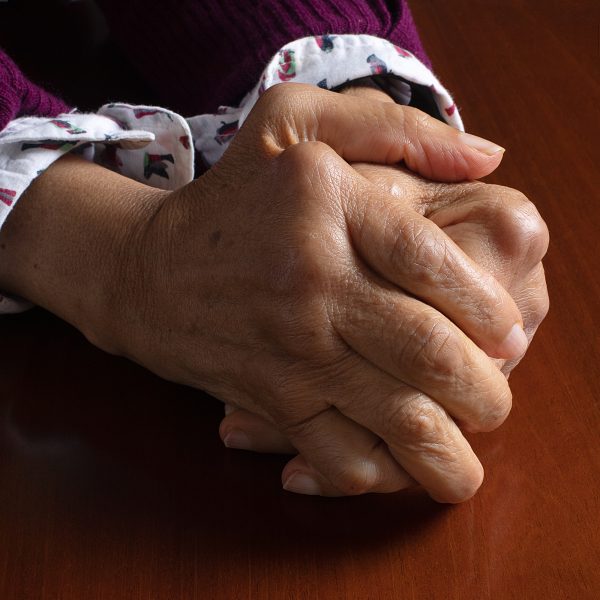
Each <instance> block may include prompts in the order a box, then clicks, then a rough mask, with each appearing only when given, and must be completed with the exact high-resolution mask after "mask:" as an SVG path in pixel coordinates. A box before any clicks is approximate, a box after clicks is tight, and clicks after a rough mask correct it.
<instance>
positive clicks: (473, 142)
mask: <svg viewBox="0 0 600 600" xmlns="http://www.w3.org/2000/svg"><path fill="white" fill-rule="evenodd" d="M460 139H461V141H462V142H463V143H464V144H466V145H467V146H470V147H471V148H475V150H478V151H479V152H483V153H484V154H487V155H488V156H494V154H498V152H504V148H503V147H502V146H498V144H494V142H490V141H489V140H486V139H484V138H481V137H478V136H476V135H472V134H470V133H461V134H460Z"/></svg>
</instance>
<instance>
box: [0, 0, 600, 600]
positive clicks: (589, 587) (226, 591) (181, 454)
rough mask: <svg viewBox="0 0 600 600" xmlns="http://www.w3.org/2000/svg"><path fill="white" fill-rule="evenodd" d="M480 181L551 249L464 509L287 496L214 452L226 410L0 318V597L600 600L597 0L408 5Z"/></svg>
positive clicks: (270, 464) (401, 497)
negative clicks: (509, 402) (540, 227)
mask: <svg viewBox="0 0 600 600" xmlns="http://www.w3.org/2000/svg"><path fill="white" fill-rule="evenodd" d="M413 11H414V14H415V18H416V20H417V22H418V24H419V26H420V28H421V31H422V35H423V38H424V41H425V43H426V46H427V48H428V50H429V52H430V55H431V57H432V59H433V62H434V64H435V65H436V69H437V72H438V74H439V76H440V77H441V78H442V80H443V81H444V82H445V83H446V84H447V86H448V87H449V88H450V89H451V90H453V91H454V93H455V95H456V99H457V102H458V104H459V106H460V107H461V109H462V115H463V118H464V120H465V122H466V124H467V127H468V128H469V130H471V131H473V132H475V133H478V134H480V135H484V136H486V137H489V138H490V139H492V140H495V141H496V142H499V143H501V144H503V145H504V146H506V147H507V148H508V151H507V153H506V157H505V159H504V161H503V165H502V167H501V168H500V170H499V171H498V173H497V174H495V175H494V177H493V178H490V181H493V182H496V183H502V184H506V185H510V186H513V187H515V188H518V189H520V190H522V191H524V192H525V193H526V194H527V195H528V196H529V197H530V198H531V199H533V200H534V201H535V202H536V203H537V205H538V206H539V208H540V211H541V212H542V214H543V216H544V217H545V218H546V220H547V222H548V225H549V228H550V232H551V237H552V242H551V248H550V252H549V254H548V258H547V260H546V263H545V264H546V265H547V277H548V285H549V289H550V296H551V302H552V308H551V312H550V315H549V317H548V319H547V320H546V321H545V323H544V324H543V326H542V328H541V330H540V332H539V334H538V336H537V337H536V339H535V342H534V344H533V347H532V349H531V351H530V352H529V354H528V356H527V357H526V359H525V360H524V362H523V364H522V365H521V366H520V367H519V368H518V369H517V370H516V372H515V373H514V375H513V376H512V378H511V384H512V388H513V391H514V399H515V402H514V409H513V413H512V415H511V417H510V419H509V420H508V421H507V423H506V424H505V425H503V426H502V427H501V428H500V429H499V430H498V431H496V432H494V433H491V434H485V435H483V434H482V435H479V436H474V437H472V441H473V444H474V446H475V448H476V451H477V452H478V454H479V456H480V457H481V459H482V462H483V464H484V466H485V467H486V473H487V476H486V481H485V483H484V486H483V487H482V489H481V491H480V492H479V493H478V494H477V496H476V497H475V498H474V499H473V500H471V501H469V502H467V503H465V504H462V505H460V506H453V507H450V506H441V505H438V504H435V503H434V502H432V501H431V500H429V499H428V498H427V497H426V496H425V495H423V494H422V493H418V492H411V493H408V494H407V493H399V494H394V495H380V496H377V495H371V496H366V497H359V498H347V499H334V500H331V499H322V498H310V497H309V498H307V497H297V496H294V495H292V494H288V493H285V492H283V491H282V490H281V487H280V481H279V474H280V469H281V467H282V466H283V464H284V461H285V459H283V458H281V457H269V456H254V455H251V454H247V453H243V452H235V451H229V450H226V449H224V448H223V446H222V445H221V442H220V440H219V439H218V436H217V426H218V423H219V420H220V417H221V408H220V405H219V404H218V403H217V402H216V401H214V400H211V399H210V398H206V397H203V396H202V394H200V393H198V392H195V391H193V390H190V389H186V388H183V387H178V386H175V385H172V384H169V383H166V382H163V381H161V380H159V379H158V378H156V377H154V376H153V375H151V374H149V373H147V372H145V371H143V370H142V369H141V368H138V367H136V366H134V365H133V364H130V363H128V362H127V361H125V360H122V359H118V358H114V357H111V356H108V355H105V354H103V353H102V352H100V351H98V350H96V349H94V348H93V347H92V346H90V345H89V344H88V343H87V342H86V341H85V340H84V339H83V338H82V337H81V336H80V335H79V334H78V333H77V332H75V331H73V330H72V329H71V328H69V327H68V326H66V325H65V324H64V323H62V322H60V321H59V320H57V319H55V318H53V317H51V316H50V315H48V314H46V313H44V312H43V311H40V310H36V311H32V312H30V313H28V314H25V315H22V316H15V317H3V318H2V319H0V339H1V340H2V348H3V351H2V359H1V361H0V381H1V382H2V387H1V388H0V598H2V599H3V600H40V599H55V598H61V599H65V600H72V599H77V600H93V599H100V598H103V599H111V600H113V599H121V598H148V599H152V600H158V599H169V600H171V599H179V598H186V599H188V598H202V599H220V598H239V599H249V598H252V599H262V598H264V599H274V600H277V599H280V598H281V599H283V598H286V599H288V598H289V599H295V598H298V599H299V598H306V599H313V598H320V599H325V600H334V599H337V598H369V599H378V598H384V599H388V598H390V599H391V598H394V599H397V598H427V599H429V598H440V599H444V600H451V599H460V600H464V599H467V600H470V599H477V600H480V599H494V600H497V599H505V598H518V599H522V598H526V599H553V598H561V599H562V598H569V599H575V600H582V599H587V598H589V599H597V598H600V400H599V397H600V367H599V360H600V334H599V329H600V242H599V240H600V197H599V192H598V190H599V189H600V178H599V171H598V165H599V164H600V160H599V159H600V153H599V152H598V140H599V139H600V128H599V107H600V94H599V92H600V83H599V77H598V69H599V65H600V53H599V48H600V46H599V44H600V40H599V29H598V27H599V5H598V3H597V1H595V0H588V1H583V0H571V1H567V0H563V1H562V2H559V1H550V0H547V1H544V2H542V1H535V0H529V1H526V0H511V1H508V0H504V1H500V0H478V1H473V0H460V1H459V0H453V2H445V1H444V0H435V1H434V0H413Z"/></svg>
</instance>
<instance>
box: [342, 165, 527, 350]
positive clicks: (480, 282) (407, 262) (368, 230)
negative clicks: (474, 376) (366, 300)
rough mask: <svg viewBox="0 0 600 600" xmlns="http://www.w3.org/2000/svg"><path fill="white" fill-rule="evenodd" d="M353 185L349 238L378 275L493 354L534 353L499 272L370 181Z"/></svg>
mask: <svg viewBox="0 0 600 600" xmlns="http://www.w3.org/2000/svg"><path fill="white" fill-rule="evenodd" d="M348 169H350V170H351V169H352V167H350V166H348ZM349 181H350V180H349ZM348 185H349V186H350V187H352V186H353V188H354V189H351V190H350V191H346V197H347V199H348V200H347V207H346V218H347V224H348V228H349V231H350V235H351V238H352V241H353V242H354V246H355V250H356V251H357V252H358V254H359V255H360V257H361V258H362V259H363V260H364V261H365V262H366V263H367V265H368V266H369V267H370V268H371V269H372V270H373V271H375V272H376V273H377V274H378V275H380V276H382V277H383V278H385V279H386V280H387V281H389V282H390V283H392V284H394V285H396V286H398V287H400V288H402V289H403V290H405V291H407V292H409V293H411V294H413V295H414V296H416V297H418V298H419V299H420V300H422V301H423V302H425V303H427V304H429V305H431V306H433V307H434V308H436V309H437V310H438V311H439V312H441V313H443V314H444V315H446V316H447V317H448V318H449V319H451V320H452V321H453V322H454V323H456V324H457V325H458V326H459V327H460V329H462V330H463V332H464V333H465V334H466V335H468V336H469V337H470V338H471V339H472V340H473V341H474V342H475V343H476V344H477V345H478V346H479V347H480V348H481V349H482V350H484V351H485V352H486V353H487V354H488V355H489V356H492V357H495V358H506V359H512V358H516V357H518V356H521V355H522V354H523V353H524V352H525V351H526V350H527V337H526V336H525V333H524V332H523V328H522V325H523V323H522V317H521V314H520V312H519V309H518V307H517V306H516V304H515V302H514V301H513V299H512V297H511V296H510V294H509V293H508V292H507V291H506V290H505V289H504V288H503V287H502V286H501V285H500V283H499V282H498V281H497V280H496V279H495V278H494V277H493V276H492V275H490V274H489V273H488V272H487V271H485V270H484V269H482V268H481V267H479V266H478V265H477V264H476V263H475V262H474V261H473V260H471V259H470V258H469V257H468V256H467V255H466V254H465V253H464V252H463V251H462V250H461V249H460V248H459V247H458V246H457V245H456V244H455V243H454V242H453V241H452V240H451V239H450V238H449V237H448V236H447V235H446V234H445V233H444V232H443V231H442V230H441V229H440V228H439V227H438V226H437V225H436V224H435V223H432V222H431V221H430V220H429V219H427V218H425V217H423V216H421V215H419V214H418V213H416V212H415V211H414V210H413V209H412V208H410V207H407V206H405V205H403V204H402V203H399V202H397V200H396V199H395V198H394V197H393V196H391V195H389V194H385V193H383V192H382V191H381V190H379V189H378V188H376V187H375V186H373V185H372V184H369V183H367V182H364V184H356V183H354V182H353V183H349V184H348ZM356 188H358V189H356ZM357 198H361V201H360V202H358V201H357V200H356V199H357Z"/></svg>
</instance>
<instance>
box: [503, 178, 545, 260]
mask: <svg viewBox="0 0 600 600" xmlns="http://www.w3.org/2000/svg"><path fill="white" fill-rule="evenodd" d="M497 189H499V197H500V201H499V204H498V208H499V211H498V212H499V215H498V217H499V222H500V223H501V224H502V230H503V231H502V238H503V240H504V242H505V244H506V248H507V253H508V254H509V255H510V256H513V257H515V258H519V259H520V260H522V261H523V262H525V263H526V264H528V265H534V264H536V263H538V262H539V261H541V260H542V258H543V257H544V255H545V254H546V251H547V249H548V243H549V233H548V227H547V226H546V223H545V222H544V220H543V219H542V217H541V215H540V213H539V212H538V210H537V208H536V207H535V205H534V204H533V203H532V202H531V201H530V200H529V199H528V198H527V197H526V196H525V195H524V194H522V193H521V192H519V191H518V190H514V189H512V188H500V187H499V188H497Z"/></svg>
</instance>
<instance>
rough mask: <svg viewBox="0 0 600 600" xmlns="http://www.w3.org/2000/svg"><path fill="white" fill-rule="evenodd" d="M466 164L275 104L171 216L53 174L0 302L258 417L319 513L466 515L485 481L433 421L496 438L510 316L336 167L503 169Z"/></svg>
mask: <svg viewBox="0 0 600 600" xmlns="http://www.w3.org/2000/svg"><path fill="white" fill-rule="evenodd" d="M472 142H473V139H472V138H470V137H468V136H465V135H464V134H461V133H459V132H457V131H455V130H453V129H451V128H449V127H447V126H445V125H443V124H441V123H439V122H437V121H434V120H433V119H429V118H427V117H426V116H424V115H422V113H419V112H418V111H416V110H414V109H408V108H405V107H398V106H395V105H390V104H385V103H371V102H367V101H366V100H364V99H359V98H345V97H343V96H341V95H338V94H333V93H330V92H324V91H321V90H315V89H314V88H312V87H309V86H299V85H297V84H294V85H289V86H277V87H276V88H273V89H272V90H270V91H268V92H267V93H266V94H265V95H264V96H263V98H262V100H261V101H260V102H259V103H258V105H257V106H256V108H255V110H253V112H252V114H251V116H250V118H249V119H248V121H247V122H246V124H245V125H244V127H243V128H242V130H241V131H240V133H239V134H238V136H237V137H236V140H235V141H234V142H233V144H232V146H231V148H230V149H229V150H228V151H227V153H226V154H225V156H224V157H223V159H222V161H220V162H219V164H218V165H217V166H216V167H215V168H213V169H212V170H211V171H210V172H209V173H207V175H206V176H204V177H203V178H201V179H200V180H198V181H196V182H194V183H192V184H190V185H189V186H186V187H185V188H183V189H181V190H179V191H177V192H174V193H172V194H168V193H162V192H161V193H159V192H156V191H155V190H152V191H149V190H148V189H147V188H146V187H145V186H143V185H141V184H135V183H132V182H130V181H129V180H127V181H126V182H124V181H123V179H124V178H120V177H119V176H117V175H114V174H112V173H111V174H109V175H107V174H106V172H105V171H104V170H103V169H100V168H98V167H95V166H93V165H81V164H75V163H77V161H76V159H68V160H67V161H66V162H63V160H61V161H58V163H56V165H55V166H53V167H52V168H51V169H49V170H48V171H47V172H46V173H45V174H44V175H42V176H41V177H40V178H39V179H38V180H37V181H36V183H34V185H33V186H31V189H30V191H29V192H28V194H27V198H23V199H21V200H20V201H19V205H20V206H18V207H17V209H16V210H15V211H13V213H12V214H11V216H10V217H9V221H7V224H6V226H5V227H4V228H3V230H2V236H1V239H0V241H1V242H2V243H1V244H0V248H2V250H3V253H4V254H3V256H4V257H5V258H6V260H4V261H0V266H1V267H2V270H1V271H0V286H3V287H4V289H7V290H8V291H13V292H14V293H17V294H19V295H22V296H24V297H26V298H28V299H30V300H32V301H33V302H36V303H38V304H41V305H42V306H45V307H47V308H49V309H50V310H52V311H53V312H56V313H57V314H59V315H60V316H63V318H65V319H67V320H69V321H70V322H72V323H74V324H75V325H76V326H77V327H79V328H80V329H81V330H82V331H83V332H84V333H85V334H86V335H87V336H88V337H89V338H90V339H91V340H92V341H93V342H94V343H96V344H97V345H99V346H100V347H102V348H104V349H106V350H108V351H112V352H115V353H119V354H122V355H125V356H129V357H130V358H132V359H134V360H136V361H137V362H139V363H141V364H143V365H145V366H146V367H148V368H150V369H151V370H153V371H155V372H156V373H158V374H159V375H162V376H163V377H166V378H168V379H172V380H174V381H178V382H182V383H186V384H189V385H193V386H196V387H199V388H202V389H205V390H207V391H209V392H211V393H212V394H213V395H215V396H217V397H219V398H221V399H222V400H224V401H227V402H229V403H232V404H235V405H237V406H240V407H243V408H245V409H248V410H251V411H252V412H254V413H256V414H259V415H261V416H262V417H264V418H265V419H267V420H268V421H269V422H270V423H271V424H273V425H274V426H276V427H277V429H278V430H279V431H280V432H282V433H283V434H284V435H286V436H287V437H288V438H289V439H290V441H291V442H292V444H293V445H294V446H295V447H296V448H298V450H299V451H300V452H301V454H302V455H303V457H304V458H305V459H306V460H308V461H309V463H310V464H311V466H312V468H314V469H315V470H316V472H318V473H319V474H320V476H321V477H322V478H323V480H324V481H327V482H328V484H329V485H330V486H331V487H332V489H334V490H336V491H337V492H338V493H339V492H341V493H361V492H365V491H392V490H396V489H400V488H402V487H404V486H406V485H409V484H410V483H411V482H412V481H413V479H414V480H417V481H419V482H420V483H422V484H423V485H424V486H425V487H426V488H427V489H428V490H429V492H430V493H431V494H432V495H433V496H434V497H435V498H437V499H440V500H446V501H459V500H463V499H466V498H467V497H469V496H470V495H472V494H473V493H474V491H475V490H476V489H477V487H478V486H479V484H480V482H481V477H482V471H481V465H480V464H479V462H478V461H477V458H476V457H475V456H474V454H473V452H472V451H471V449H470V447H469V445H468V444H467V442H466V440H465V439H464V437H463V436H462V434H461V432H460V430H459V428H458V427H457V426H456V424H455V423H454V421H453V420H452V418H451V417H453V418H456V419H458V420H459V421H460V422H461V423H463V424H464V425H465V426H468V427H469V428H471V429H472V430H487V429H491V428H493V427H496V426H497V425H498V424H499V423H500V422H502V420H503V419H504V417H505V416H506V414H507V412H508V409H509V407H510V390H509V389H508V386H507V384H506V380H505V378H504V376H503V375H502V374H501V372H500V371H499V370H498V369H497V368H496V366H495V365H494V364H493V363H492V361H491V360H490V359H489V358H488V356H487V355H486V353H487V354H488V355H491V356H495V357H503V358H516V357H518V356H520V355H521V354H522V353H523V351H524V350H525V348H526V344H527V341H526V339H523V338H524V334H523V331H522V329H521V328H520V326H521V322H522V321H521V315H520V313H519V310H518V308H517V306H516V305H515V303H514V302H513V300H512V298H511V297H510V295H509V294H508V293H507V292H506V291H505V290H504V288H503V287H502V286H501V285H500V284H499V283H498V282H497V281H496V280H495V279H494V278H493V277H491V276H490V275H488V274H487V273H486V272H485V271H483V270H482V269H480V268H479V267H478V266H477V265H476V264H475V263H474V262H473V261H471V260H470V259H469V258H468V257H467V256H466V255H465V254H464V253H463V252H462V251H461V250H460V248H458V246H456V245H455V244H454V243H452V241H451V240H450V239H449V238H448V237H447V236H446V235H445V234H443V232H441V231H440V229H439V228H438V227H437V226H435V224H433V223H432V222H431V221H430V220H429V219H427V218H425V217H422V216H420V215H418V214H416V213H415V212H414V211H413V210H412V209H409V208H407V207H404V206H402V204H401V203H399V202H398V201H397V200H396V199H395V198H394V197H393V196H391V195H389V194H386V193H384V192H383V191H382V190H381V189H379V188H377V186H375V185H373V184H370V183H369V182H368V181H367V180H366V179H365V178H364V177H361V176H359V175H358V174H357V173H356V171H355V170H353V169H352V168H351V167H350V166H349V165H348V164H347V163H346V162H345V161H344V160H342V158H343V159H345V160H348V161H369V162H380V163H397V162H398V161H400V160H402V159H403V160H404V161H405V163H406V164H407V165H408V166H409V167H410V168H411V169H413V170H415V171H418V172H420V173H421V174H423V175H425V176H427V177H433V178H437V179H444V180H449V181H455V180H461V179H465V178H474V177H479V176H482V175H485V174H486V173H488V172H490V171H491V170H493V169H494V168H495V167H496V166H497V164H498V163H499V161H500V155H499V154H498V152H497V151H495V150H494V148H493V146H492V145H490V144H488V146H487V150H486V151H485V152H480V151H478V150H477V149H476V148H475V147H474V146H473V145H472ZM481 143H482V142H481V140H479V141H476V143H475V145H476V146H478V147H482V146H481ZM496 150H497V148H496ZM340 157H342V158H340ZM61 163H62V164H61ZM34 200H35V203H34ZM78 202H79V203H78ZM32 206H35V208H36V210H33V209H31V207H32ZM43 207H46V210H45V211H44V210H42V209H43ZM40 214H41V215H43V216H44V217H45V220H43V219H42V220H40V219H39V215H40ZM73 214H75V215H76V216H77V218H75V219H70V218H65V216H66V217H70V216H72V215H73ZM65 222H68V223H69V227H64V223H65ZM90 225H91V228H90ZM74 249H76V251H74ZM11 259H14V260H11ZM473 340H474V341H473ZM476 344H478V345H479V346H478V345H476ZM381 440H384V442H385V443H381ZM284 475H286V472H284ZM287 475H290V476H291V473H290V472H289V471H287ZM287 479H288V480H287V484H288V487H290V488H291V487H293V486H292V485H291V483H290V481H289V479H290V478H287ZM296 483H297V482H296ZM315 485H318V483H316V482H315ZM313 491H315V490H313ZM316 491H320V490H316ZM322 491H323V493H327V490H322Z"/></svg>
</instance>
